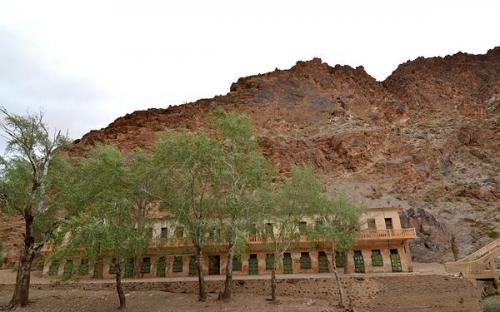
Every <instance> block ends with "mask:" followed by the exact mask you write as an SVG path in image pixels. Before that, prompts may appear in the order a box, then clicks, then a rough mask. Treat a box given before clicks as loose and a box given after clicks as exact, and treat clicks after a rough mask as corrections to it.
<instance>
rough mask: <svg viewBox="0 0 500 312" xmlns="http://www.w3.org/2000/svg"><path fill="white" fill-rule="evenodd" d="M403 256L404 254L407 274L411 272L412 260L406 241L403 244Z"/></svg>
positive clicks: (408, 244)
mask: <svg viewBox="0 0 500 312" xmlns="http://www.w3.org/2000/svg"><path fill="white" fill-rule="evenodd" d="M404 250H405V254H406V262H407V264H406V266H407V268H408V272H413V260H412V259H411V250H410V242H409V241H406V242H405V247H404Z"/></svg>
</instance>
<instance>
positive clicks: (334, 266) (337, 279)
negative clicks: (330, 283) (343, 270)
mask: <svg viewBox="0 0 500 312" xmlns="http://www.w3.org/2000/svg"><path fill="white" fill-rule="evenodd" d="M332 271H333V275H335V283H336V284H337V288H338V290H339V292H338V293H339V304H340V306H341V307H342V308H344V307H345V302H344V300H345V299H344V298H345V294H344V286H342V282H341V281H340V277H339V275H338V274H337V263H336V256H335V243H332Z"/></svg>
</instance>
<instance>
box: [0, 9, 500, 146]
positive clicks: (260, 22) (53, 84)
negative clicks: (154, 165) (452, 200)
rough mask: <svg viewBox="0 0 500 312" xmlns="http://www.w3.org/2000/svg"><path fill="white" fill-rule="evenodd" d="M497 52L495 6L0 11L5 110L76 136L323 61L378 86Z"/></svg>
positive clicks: (499, 25) (499, 13)
mask: <svg viewBox="0 0 500 312" xmlns="http://www.w3.org/2000/svg"><path fill="white" fill-rule="evenodd" d="M496 45H500V1H493V0H491V1H479V0H474V1H457V0H451V1H438V0H433V1H422V0H420V1H344V2H343V3H340V1H338V2H337V1H333V0H330V1H311V0H308V1H290V0H287V1H271V0H267V1H257V0H252V1H237V0H232V1H217V0H212V1H207V0H204V1H186V0H182V1H180V0H179V1H156V2H154V1H123V0H121V1H114V2H111V1H102V0H101V1H89V0H86V1H47V0H44V1H2V2H0V105H3V106H4V107H6V108H7V109H8V110H10V111H13V112H17V113H23V112H26V111H27V110H29V111H32V112H37V111H39V110H40V109H42V110H43V111H44V112H45V115H46V120H47V121H48V122H49V123H50V125H51V126H52V127H57V128H60V129H63V130H64V131H66V130H68V131H69V134H70V136H71V137H72V138H78V137H80V136H81V135H82V134H84V133H86V132H87V131H89V130H91V129H96V128H102V127H105V126H106V125H107V124H109V123H110V122H111V121H113V120H114V119H115V118H117V117H119V116H121V115H124V114H126V113H128V112H132V111H134V110H138V109H146V108H150V107H167V106H168V105H177V104H181V103H185V102H190V101H194V100H196V99H199V98H208V97H213V96H215V95H219V94H225V93H227V92H228V91H229V87H230V85H231V83H232V82H234V81H236V80H237V79H238V78H239V77H241V76H247V75H252V74H257V73H262V72H267V71H271V70H273V69H274V68H276V67H277V68H280V69H286V68H289V67H291V66H293V65H294V64H295V62H296V61H297V60H307V59H311V58H313V57H315V56H318V57H321V58H322V59H323V60H324V61H326V62H328V63H329V64H330V65H335V64H337V63H339V64H348V65H351V66H353V67H354V66H358V65H363V66H364V67H365V69H366V71H367V72H368V73H369V74H371V75H372V76H374V77H375V78H377V79H379V80H383V79H385V78H386V77H387V76H388V75H389V74H390V73H391V72H392V71H393V70H394V69H395V68H396V67H397V65H398V64H399V63H402V62H405V61H407V60H409V59H414V58H416V57H418V56H437V55H440V56H444V55H447V54H453V53H455V52H458V51H463V52H468V53H474V54H477V53H485V52H486V51H487V50H488V49H490V48H493V47H494V46H496Z"/></svg>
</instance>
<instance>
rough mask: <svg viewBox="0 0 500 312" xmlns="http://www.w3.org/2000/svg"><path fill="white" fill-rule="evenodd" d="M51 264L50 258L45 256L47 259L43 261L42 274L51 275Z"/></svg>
mask: <svg viewBox="0 0 500 312" xmlns="http://www.w3.org/2000/svg"><path fill="white" fill-rule="evenodd" d="M50 264H51V261H49V259H48V258H45V261H44V262H43V271H42V276H48V275H49V269H50Z"/></svg>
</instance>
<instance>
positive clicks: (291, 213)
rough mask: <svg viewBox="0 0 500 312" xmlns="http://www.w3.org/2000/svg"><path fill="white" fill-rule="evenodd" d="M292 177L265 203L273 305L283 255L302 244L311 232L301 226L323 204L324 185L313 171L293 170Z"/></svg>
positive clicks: (267, 198) (263, 230) (304, 168)
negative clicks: (277, 271)
mask: <svg viewBox="0 0 500 312" xmlns="http://www.w3.org/2000/svg"><path fill="white" fill-rule="evenodd" d="M291 172H292V176H291V178H290V179H288V180H287V181H286V182H285V184H284V185H283V186H282V188H281V189H280V190H278V191H275V192H273V193H269V194H268V196H266V198H265V200H264V201H263V207H265V209H264V212H265V216H266V222H267V223H266V225H264V227H262V228H261V229H260V233H261V236H262V237H263V239H264V240H265V245H266V247H267V249H268V250H270V251H271V252H272V253H273V266H272V270H271V302H277V300H276V270H277V268H278V266H281V265H282V260H283V254H284V253H285V251H287V250H289V249H290V248H291V247H292V246H294V245H295V244H297V243H298V242H300V241H301V240H307V235H308V232H307V231H303V230H302V229H301V222H303V221H304V220H307V219H310V218H312V217H313V216H314V214H315V212H316V211H317V210H318V206H319V205H320V202H321V192H322V188H323V186H322V184H321V183H320V181H319V180H318V179H317V178H316V176H315V175H314V172H313V170H312V169H311V168H310V167H303V168H300V167H292V168H291Z"/></svg>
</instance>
